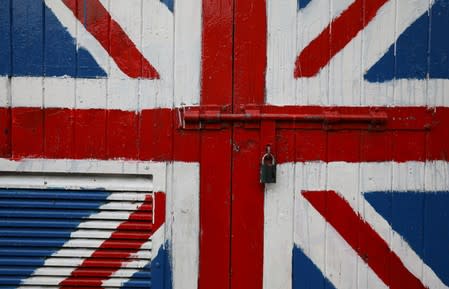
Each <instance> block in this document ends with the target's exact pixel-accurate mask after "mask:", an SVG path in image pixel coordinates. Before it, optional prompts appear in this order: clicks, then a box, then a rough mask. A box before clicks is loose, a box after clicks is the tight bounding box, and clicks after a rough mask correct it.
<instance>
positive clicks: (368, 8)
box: [295, 0, 388, 78]
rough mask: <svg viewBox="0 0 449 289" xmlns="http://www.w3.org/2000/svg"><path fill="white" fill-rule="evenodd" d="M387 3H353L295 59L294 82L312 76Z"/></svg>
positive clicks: (371, 0) (358, 0)
mask: <svg viewBox="0 0 449 289" xmlns="http://www.w3.org/2000/svg"><path fill="white" fill-rule="evenodd" d="M386 2H388V0H369V1H366V0H356V1H355V2H354V3H352V4H351V5H350V6H349V7H348V8H347V9H346V10H345V11H344V12H343V13H342V14H341V15H340V16H339V17H338V18H336V19H334V20H333V21H332V22H331V24H330V25H329V26H327V27H326V28H325V29H324V30H323V31H322V32H321V34H320V35H319V36H318V37H317V38H315V39H314V40H313V41H312V42H310V44H309V45H308V46H307V47H306V48H304V50H303V51H302V52H301V53H300V54H299V56H298V57H297V58H296V64H295V78H300V77H312V76H315V75H316V74H317V73H318V72H319V71H320V69H322V68H323V67H324V66H326V65H327V64H328V63H329V61H330V60H331V59H332V58H333V57H334V56H335V55H336V54H337V53H338V52H339V51H340V50H342V49H343V48H344V47H345V46H346V45H347V44H348V43H349V42H350V41H351V39H353V38H354V37H355V36H356V35H357V34H358V33H359V32H360V31H361V30H362V29H363V28H365V27H366V25H368V23H369V22H371V20H372V19H373V18H374V16H376V14H377V11H379V9H380V8H381V7H382V6H383V5H384V4H385V3H386Z"/></svg>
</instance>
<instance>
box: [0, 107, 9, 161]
mask: <svg viewBox="0 0 449 289" xmlns="http://www.w3.org/2000/svg"><path fill="white" fill-rule="evenodd" d="M10 157H11V110H10V109H0V158H10Z"/></svg>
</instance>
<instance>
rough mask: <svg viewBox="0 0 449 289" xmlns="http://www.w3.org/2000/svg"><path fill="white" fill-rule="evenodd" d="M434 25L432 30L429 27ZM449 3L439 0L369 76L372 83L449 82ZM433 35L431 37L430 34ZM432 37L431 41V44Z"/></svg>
mask: <svg viewBox="0 0 449 289" xmlns="http://www.w3.org/2000/svg"><path fill="white" fill-rule="evenodd" d="M429 25H430V26H429ZM448 29H449V0H436V1H435V4H434V5H433V6H432V8H431V10H430V17H429V14H428V13H427V12H426V13H424V14H423V15H422V16H421V17H420V18H418V20H416V21H415V22H414V23H413V24H412V25H411V26H410V27H408V28H407V29H406V30H405V31H404V33H402V34H401V35H400V36H399V38H398V40H397V42H396V55H395V48H394V45H392V46H391V47H390V48H389V49H388V51H387V53H386V54H385V55H384V56H383V57H382V58H381V59H380V60H379V61H378V62H377V63H376V64H374V66H372V67H371V68H370V69H369V70H368V72H367V73H366V74H365V79H366V80H368V81H370V82H385V81H389V80H393V79H426V77H427V74H429V77H430V78H443V79H449V37H448ZM429 31H430V34H429ZM429 37H430V40H429Z"/></svg>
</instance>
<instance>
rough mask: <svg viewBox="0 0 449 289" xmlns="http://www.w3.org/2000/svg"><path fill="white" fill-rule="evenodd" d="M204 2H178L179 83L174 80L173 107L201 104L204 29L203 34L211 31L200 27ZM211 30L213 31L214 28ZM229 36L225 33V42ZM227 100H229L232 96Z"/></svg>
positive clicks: (176, 60) (176, 48)
mask: <svg viewBox="0 0 449 289" xmlns="http://www.w3.org/2000/svg"><path fill="white" fill-rule="evenodd" d="M201 3H202V1H201V0H184V1H175V13H174V17H175V19H174V32H175V35H174V44H173V45H174V64H175V65H174V75H175V80H176V81H174V106H182V105H197V104H199V102H200V89H201V85H200V81H201V77H202V75H204V76H206V75H207V74H202V73H201V68H202V65H201V57H202V48H203V47H202V39H201V37H202V36H201V35H202V32H201V29H202V28H204V29H205V31H204V32H203V33H206V32H207V31H208V29H209V28H207V27H202V26H201V25H202V18H201V16H202V6H201V5H202V4H201ZM227 3H228V2H227ZM217 5H218V4H217ZM226 13H229V12H226ZM224 16H225V15H223V17H224ZM226 21H227V22H226V23H228V21H229V20H226ZM211 29H213V28H212V27H211ZM215 29H217V28H215ZM228 34H229V31H227V30H226V34H225V38H226V39H229V37H230V36H229V35H228ZM208 37H212V36H208ZM206 40H207V39H206ZM209 49H212V47H211V48H209ZM228 53H230V52H229V47H228V45H226V53H225V54H228ZM210 57H212V55H210ZM220 59H221V58H220ZM221 60H223V59H221ZM220 65H221V62H220ZM228 65H229V62H228V60H226V66H228ZM227 77H228V76H227ZM228 81H229V79H226V84H227V85H228V84H229V82H228ZM225 97H226V98H227V97H229V96H225Z"/></svg>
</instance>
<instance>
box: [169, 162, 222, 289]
mask: <svg viewBox="0 0 449 289" xmlns="http://www.w3.org/2000/svg"><path fill="white" fill-rule="evenodd" d="M170 166H172V167H173V175H172V179H171V180H170V183H171V184H172V185H173V189H172V193H173V202H172V205H173V207H172V211H173V215H172V216H171V217H172V225H171V228H170V229H171V232H172V247H171V250H172V254H173V255H172V256H173V259H174V262H173V264H172V268H173V287H166V288H198V279H197V278H193V276H198V266H196V265H197V264H198V260H199V255H200V251H199V247H198V242H199V240H198V236H199V235H200V219H199V215H198V214H197V212H198V211H199V206H200V196H199V190H200V184H199V180H200V175H199V174H200V170H199V166H198V164H191V163H190V164H188V163H182V162H175V163H174V164H173V165H170ZM168 281H169V280H166V282H167V283H168ZM217 285H218V284H217Z"/></svg>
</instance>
